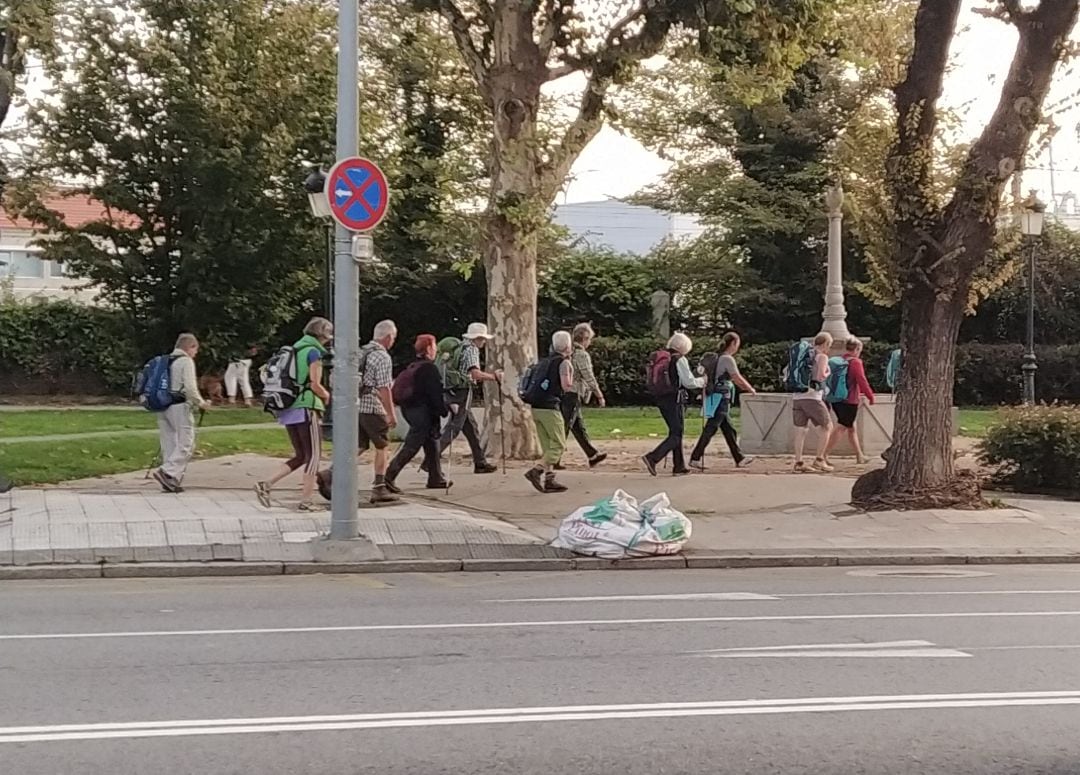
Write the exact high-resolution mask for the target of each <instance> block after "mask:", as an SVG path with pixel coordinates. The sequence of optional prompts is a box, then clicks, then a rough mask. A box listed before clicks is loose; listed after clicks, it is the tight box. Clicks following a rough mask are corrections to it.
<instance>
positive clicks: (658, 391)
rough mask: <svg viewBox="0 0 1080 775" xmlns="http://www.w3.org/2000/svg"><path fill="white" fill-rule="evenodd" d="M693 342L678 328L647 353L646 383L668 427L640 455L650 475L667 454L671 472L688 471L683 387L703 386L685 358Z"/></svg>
mask: <svg viewBox="0 0 1080 775" xmlns="http://www.w3.org/2000/svg"><path fill="white" fill-rule="evenodd" d="M693 346H694V344H693V342H691V341H690V337H688V336H687V335H686V334H684V333H681V332H680V333H676V334H673V335H672V337H671V339H669V340H668V343H667V347H666V348H664V349H663V350H657V351H656V352H654V353H653V354H652V355H651V356H650V357H649V365H648V370H647V371H646V376H645V387H646V389H647V390H648V392H649V394H650V395H652V397H653V399H654V400H655V401H656V406H657V407H658V408H659V409H660V414H661V415H662V416H663V418H664V423H665V424H666V425H667V429H668V435H667V437H666V438H665V439H664V440H663V441H661V442H660V444H659V446H657V447H656V449H654V450H653V451H652V452H650V453H649V454H647V455H644V456H643V457H642V458H641V462H643V463H644V464H645V469H646V470H647V471H648V472H649V474H651V475H652V476H656V466H657V465H659V463H660V461H662V460H663V459H664V458H665V457H667V456H668V455H669V454H670V455H671V464H672V468H671V473H672V474H673V475H675V476H682V475H683V474H688V473H690V469H689V468H687V467H686V461H685V459H684V457H683V446H682V444H683V426H684V422H683V413H684V412H685V409H686V395H687V394H686V391H688V390H701V389H702V388H703V387H705V379H704V378H703V377H695V376H694V375H693V374H692V373H691V371H690V362H689V361H688V360H687V359H686V356H687V355H689V354H690V350H692V349H693Z"/></svg>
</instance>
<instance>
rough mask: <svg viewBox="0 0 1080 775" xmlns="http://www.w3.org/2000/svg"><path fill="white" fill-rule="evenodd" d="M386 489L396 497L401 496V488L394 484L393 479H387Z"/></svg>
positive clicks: (384, 483)
mask: <svg viewBox="0 0 1080 775" xmlns="http://www.w3.org/2000/svg"><path fill="white" fill-rule="evenodd" d="M383 485H385V487H386V489H387V490H389V491H390V492H392V493H393V494H394V495H401V488H400V487H398V486H397V485H396V484H394V480H393V479H386V480H384V481H383Z"/></svg>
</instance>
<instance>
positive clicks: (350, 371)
mask: <svg viewBox="0 0 1080 775" xmlns="http://www.w3.org/2000/svg"><path fill="white" fill-rule="evenodd" d="M359 24H360V7H359V0H340V3H339V5H338V63H337V64H338V77H337V158H338V159H346V158H349V157H353V156H356V155H357V152H358V151H359V131H360V107H359V72H358V71H359V56H360V52H359V35H360V31H359ZM326 185H327V194H328V195H329V196H330V200H331V201H333V196H334V193H333V188H332V187H331V186H332V181H331V180H330V179H329V178H328V179H327V181H326ZM334 280H335V284H334V372H333V378H332V384H331V397H332V401H331V411H333V413H334V415H333V416H334V478H333V485H332V487H333V490H332V496H333V497H332V499H331V515H330V538H331V539H336V540H347V539H353V538H357V537H358V536H359V534H360V529H359V519H358V514H357V509H358V508H359V505H360V504H359V494H358V490H359V481H358V480H359V477H358V475H357V470H356V450H357V447H358V446H359V437H358V425H357V422H358V419H359V401H360V379H359V369H360V311H359V308H358V307H359V298H360V268H359V266H358V265H357V263H356V261H354V260H353V257H352V234H351V233H350V232H349V231H348V230H347V229H346V228H345V227H344V226H342V225H341V224H340V222H339V223H338V225H337V228H336V229H335V230H334Z"/></svg>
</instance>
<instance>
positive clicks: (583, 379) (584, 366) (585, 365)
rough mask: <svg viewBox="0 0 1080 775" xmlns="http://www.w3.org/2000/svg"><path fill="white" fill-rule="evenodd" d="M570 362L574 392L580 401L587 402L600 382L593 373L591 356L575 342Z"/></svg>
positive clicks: (595, 391)
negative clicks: (572, 369)
mask: <svg viewBox="0 0 1080 775" xmlns="http://www.w3.org/2000/svg"><path fill="white" fill-rule="evenodd" d="M570 363H571V365H572V366H573V367H574V392H575V393H577V394H578V396H579V397H580V398H581V403H583V404H587V403H588V402H589V399H590V398H592V396H593V393H599V392H600V383H599V382H597V381H596V374H594V373H593V367H592V356H591V355H589V351H588V350H586V349H585V348H584V347H582V346H581V345H577V344H575V345H574V354H573V355H571V356H570Z"/></svg>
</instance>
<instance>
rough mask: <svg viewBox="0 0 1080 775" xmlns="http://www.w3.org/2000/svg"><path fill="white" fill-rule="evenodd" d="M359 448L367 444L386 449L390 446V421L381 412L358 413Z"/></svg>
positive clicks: (361, 448) (367, 445)
mask: <svg viewBox="0 0 1080 775" xmlns="http://www.w3.org/2000/svg"><path fill="white" fill-rule="evenodd" d="M359 446H360V450H361V451H363V450H365V449H367V448H368V447H369V446H371V447H375V449H386V448H387V447H389V446H390V423H388V422H387V421H386V418H385V417H383V416H382V415H381V414H361V415H360V445H359Z"/></svg>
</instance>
